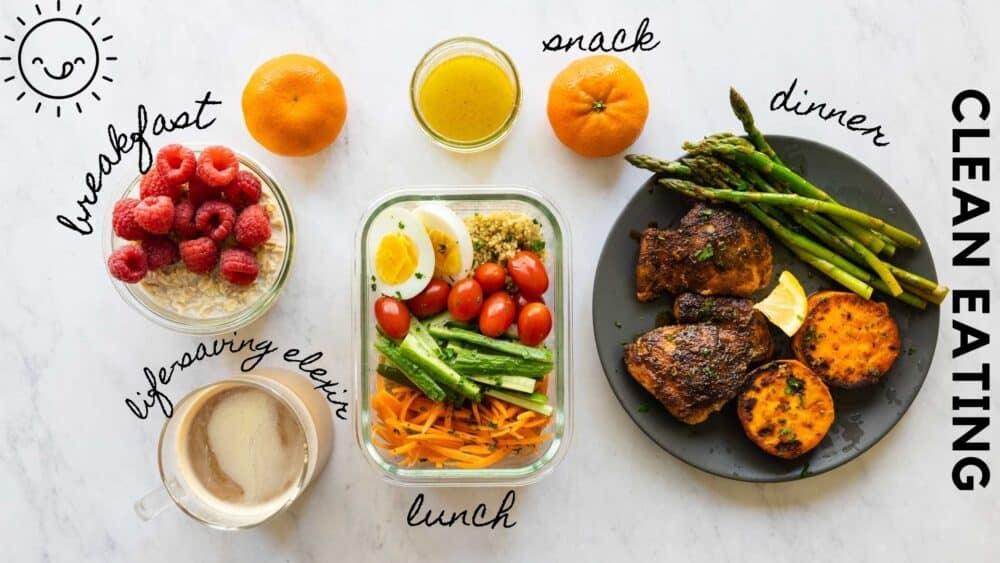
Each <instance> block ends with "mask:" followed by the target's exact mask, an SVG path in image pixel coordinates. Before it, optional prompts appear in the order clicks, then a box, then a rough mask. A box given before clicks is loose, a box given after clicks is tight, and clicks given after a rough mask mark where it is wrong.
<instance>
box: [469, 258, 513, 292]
mask: <svg viewBox="0 0 1000 563" xmlns="http://www.w3.org/2000/svg"><path fill="white" fill-rule="evenodd" d="M475 277H476V281H477V282H479V285H481V286H483V293H485V294H486V295H493V294H494V293H496V292H498V291H500V290H501V289H503V286H504V283H505V282H506V281H507V272H505V271H504V270H503V266H501V265H500V264H497V263H496V262H486V263H484V264H480V265H479V267H478V268H476V275H475Z"/></svg>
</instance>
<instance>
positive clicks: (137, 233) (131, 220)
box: [111, 198, 146, 240]
mask: <svg viewBox="0 0 1000 563" xmlns="http://www.w3.org/2000/svg"><path fill="white" fill-rule="evenodd" d="M136 205H139V200H137V199H135V198H128V199H120V200H118V201H116V202H115V209H114V211H112V212H111V227H112V229H114V231H115V234H116V235H118V236H120V237H121V238H123V239H125V240H142V239H144V238H146V231H144V230H143V229H142V227H140V226H139V224H138V223H136V222H135V213H134V210H135V206H136Z"/></svg>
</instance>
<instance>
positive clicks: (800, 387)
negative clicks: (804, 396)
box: [785, 375, 805, 395]
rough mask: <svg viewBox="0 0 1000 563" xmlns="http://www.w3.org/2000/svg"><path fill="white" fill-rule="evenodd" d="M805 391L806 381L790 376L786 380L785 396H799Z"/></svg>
mask: <svg viewBox="0 0 1000 563" xmlns="http://www.w3.org/2000/svg"><path fill="white" fill-rule="evenodd" d="M804 391H805V381H802V380H801V379H799V378H797V377H795V376H794V375H789V376H788V378H787V379H785V395H799V394H801V393H803V392H804Z"/></svg>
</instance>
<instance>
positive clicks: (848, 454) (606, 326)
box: [593, 136, 939, 482]
mask: <svg viewBox="0 0 1000 563" xmlns="http://www.w3.org/2000/svg"><path fill="white" fill-rule="evenodd" d="M768 141H770V142H771V143H772V144H773V145H774V148H775V150H776V151H777V152H778V153H779V154H781V155H782V158H783V159H784V160H785V161H786V163H787V164H788V165H789V166H790V167H791V168H793V169H795V170H796V171H798V172H799V173H801V174H803V176H805V177H806V178H808V179H809V180H810V181H812V182H813V183H815V184H816V185H818V186H820V187H821V188H823V189H824V190H826V191H827V192H829V193H830V195H832V196H833V197H834V198H836V199H838V200H840V201H841V202H842V203H844V204H846V205H849V206H850V207H855V208H858V209H861V210H864V211H866V212H869V213H871V214H873V215H876V216H880V217H883V218H885V219H887V220H889V221H890V222H891V223H893V224H895V225H897V226H899V227H901V228H903V229H905V230H907V231H909V232H911V233H913V234H915V235H917V236H918V237H920V238H921V240H923V238H924V237H923V233H922V232H921V231H920V227H919V226H918V225H917V222H916V220H914V218H913V215H911V214H910V211H909V210H908V209H907V208H906V205H905V204H904V203H903V200H902V199H900V197H899V196H898V195H897V194H896V192H894V191H893V190H892V188H891V187H889V185H888V184H886V183H885V182H884V181H883V180H882V179H881V178H879V177H878V175H876V174H875V173H874V172H872V171H871V170H870V169H868V167H866V166H865V165H863V164H861V163H860V162H858V161H857V160H854V159H853V158H851V157H850V156H848V155H846V154H844V153H842V152H840V151H838V150H835V149H832V148H830V147H827V146H825V145H821V144H819V143H816V142H813V141H808V140H805V139H799V138H796V137H785V136H768ZM653 186H654V183H653V182H651V181H648V182H646V184H644V185H643V186H642V188H641V189H640V190H639V191H638V192H637V193H636V194H635V196H634V197H633V198H632V200H631V201H629V203H628V205H626V206H625V209H624V210H622V212H621V215H619V216H618V220H617V221H615V224H614V225H613V226H612V227H611V232H610V233H609V234H608V238H607V240H606V241H605V243H604V249H603V251H602V252H601V257H600V260H599V262H598V263H597V274H596V277H595V278H594V302H593V310H594V335H595V337H596V338H597V351H598V354H599V355H600V358H601V364H602V365H603V367H604V373H605V374H606V375H607V377H608V382H609V383H610V384H611V388H612V389H613V390H614V392H615V395H617V397H618V400H619V401H620V402H621V404H622V406H623V407H624V408H625V411H626V412H627V413H628V414H629V416H630V417H632V420H634V421H635V423H636V424H637V425H638V426H639V428H641V429H642V431H643V432H645V433H646V435H647V436H649V437H650V438H651V439H652V440H653V441H654V442H656V443H657V444H659V445H660V447H662V448H663V449H664V450H666V451H668V452H670V453H671V454H672V455H674V456H675V457H677V458H678V459H681V460H683V461H685V462H687V463H689V464H691V465H693V466H694V467H697V468H699V469H703V470H705V471H708V472H709V473H714V474H716V475H720V476H722V477H728V478H731V479H739V480H744V481H763V482H767V481H788V480H791V479H799V478H801V477H805V476H809V475H815V474H817V473H822V472H824V471H829V470H830V469H833V468H835V467H837V466H839V465H842V464H844V463H847V462H848V461H850V460H852V459H854V458H855V457H857V456H859V455H861V454H862V453H863V452H864V451H865V450H867V449H868V448H870V447H872V446H873V445H874V444H875V443H876V442H878V441H879V440H880V439H881V438H882V437H883V436H885V435H886V434H887V433H888V432H889V430H890V429H892V427H893V426H894V425H895V424H896V422H898V421H899V419H900V418H901V417H902V416H903V413H904V412H906V409H907V408H908V407H909V406H910V403H912V402H913V399H914V398H915V397H916V396H917V392H919V391H920V386H921V385H922V384H923V382H924V378H925V377H926V376H927V370H928V368H929V367H930V364H931V358H932V356H933V354H934V346H935V344H936V342H937V335H938V316H939V312H938V308H937V307H936V306H934V305H929V306H928V308H927V310H925V311H919V310H916V309H913V308H911V307H909V306H907V305H903V304H900V303H898V302H897V301H895V300H894V299H892V298H890V297H888V296H883V295H881V294H878V293H876V294H875V299H877V300H879V301H885V302H887V303H888V304H889V308H890V310H891V311H892V315H893V317H895V319H896V322H897V323H898V324H899V330H900V335H901V337H902V343H903V346H902V351H901V353H900V355H899V358H898V359H897V360H896V363H895V365H893V367H892V370H890V371H889V373H888V374H886V375H885V377H883V378H882V380H881V381H880V382H879V383H878V384H877V385H875V386H873V387H869V388H866V389H858V390H853V391H845V390H839V389H831V391H832V393H833V400H834V404H835V406H836V420H835V421H834V423H833V426H832V428H831V429H830V433H829V434H828V435H827V437H826V438H825V439H824V440H823V441H822V442H821V443H820V445H819V446H817V447H816V448H815V449H814V450H813V451H811V452H809V453H808V454H806V455H805V456H803V457H801V458H799V459H797V460H792V461H785V460H781V459H778V458H775V457H772V456H770V455H768V454H766V453H764V452H763V451H762V450H760V449H759V448H757V446H755V445H754V444H753V443H752V442H750V440H748V439H747V437H746V436H745V435H744V433H743V427H742V426H741V425H740V422H739V420H738V419H737V417H736V411H735V402H736V401H730V403H729V404H728V405H727V406H726V407H725V408H723V409H722V411H721V412H718V413H715V414H713V415H712V416H711V417H710V418H709V419H708V420H707V421H705V422H703V423H701V424H698V425H696V426H689V425H687V424H684V423H682V422H680V421H678V420H676V419H674V418H673V417H672V416H671V415H670V414H669V413H668V412H667V411H666V409H665V408H663V406H662V405H660V403H659V402H658V401H657V400H656V399H655V398H653V396H652V395H650V394H649V393H647V392H646V390H645V389H643V388H642V387H641V386H640V385H639V384H638V383H637V382H636V381H635V380H633V379H632V377H631V376H630V375H629V374H628V371H627V370H626V369H625V363H624V361H623V353H622V352H623V351H622V345H623V344H624V343H625V342H626V341H631V340H632V339H634V338H635V337H636V336H638V335H639V334H642V333H644V332H646V331H648V330H650V329H652V328H653V327H655V326H657V316H658V315H660V314H661V313H663V312H665V311H666V312H669V311H670V309H671V306H672V300H671V298H670V297H669V296H665V297H662V298H660V299H659V300H657V301H654V302H652V303H639V302H638V301H636V299H635V262H636V258H637V256H638V249H639V245H638V243H637V242H636V240H635V235H636V233H638V232H641V231H642V229H644V228H646V227H647V226H648V225H650V224H652V223H656V224H658V225H659V226H660V227H664V228H665V227H671V226H675V225H676V224H677V223H678V222H679V220H680V218H681V216H682V215H684V213H686V212H687V211H688V209H690V207H691V205H690V202H688V201H686V200H684V198H682V197H680V196H678V195H676V194H675V193H673V192H671V191H669V190H667V189H664V188H659V189H654V187H653ZM772 244H773V246H774V261H775V263H774V273H775V275H774V280H772V284H771V287H769V288H767V289H766V290H764V291H762V292H760V294H759V295H756V296H755V297H756V298H757V299H760V298H762V297H764V296H765V295H767V293H768V292H770V290H771V288H772V287H773V286H774V284H775V283H776V282H777V277H778V274H779V273H781V271H782V270H791V271H792V273H793V274H795V276H796V277H797V278H799V280H800V281H801V282H802V285H803V286H804V287H805V289H806V291H807V292H808V293H812V292H814V291H817V290H820V289H839V286H837V285H836V284H834V283H833V282H832V281H830V280H828V279H827V278H825V277H823V276H822V275H821V274H819V273H817V272H814V271H813V270H812V269H811V268H809V267H808V266H806V265H805V264H803V263H801V262H799V261H798V259H796V258H795V257H794V256H791V255H790V254H789V253H788V251H787V250H785V248H784V247H783V246H781V244H780V243H778V242H776V241H774V240H773V239H772ZM893 261H894V262H895V263H896V264H898V265H900V266H902V267H904V268H906V269H908V270H910V271H912V272H916V273H918V274H921V275H923V276H925V277H928V278H930V279H936V278H937V275H936V272H935V270H934V261H933V259H932V258H931V254H930V251H928V250H927V248H926V246H924V247H923V248H921V249H920V250H918V251H916V252H913V251H908V250H904V249H900V251H899V252H897V254H896V257H895V258H894V259H893ZM667 314H669V313H667ZM662 318H663V317H661V320H662ZM772 333H774V334H775V341H776V343H777V347H776V354H775V357H776V358H780V357H790V356H791V354H790V352H789V348H788V338H787V337H785V336H784V335H783V334H781V333H780V332H778V331H775V330H772Z"/></svg>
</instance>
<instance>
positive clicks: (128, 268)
mask: <svg viewBox="0 0 1000 563" xmlns="http://www.w3.org/2000/svg"><path fill="white" fill-rule="evenodd" d="M108 271H109V272H111V276H112V277H114V278H115V279H117V280H121V281H123V282H125V283H136V282H138V281H140V280H142V278H144V277H146V272H147V271H149V265H148V263H147V261H146V253H145V252H144V251H143V250H142V248H140V247H138V246H136V245H134V244H129V245H125V246H122V247H119V248H118V249H117V250H115V251H114V252H112V253H111V256H108Z"/></svg>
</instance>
